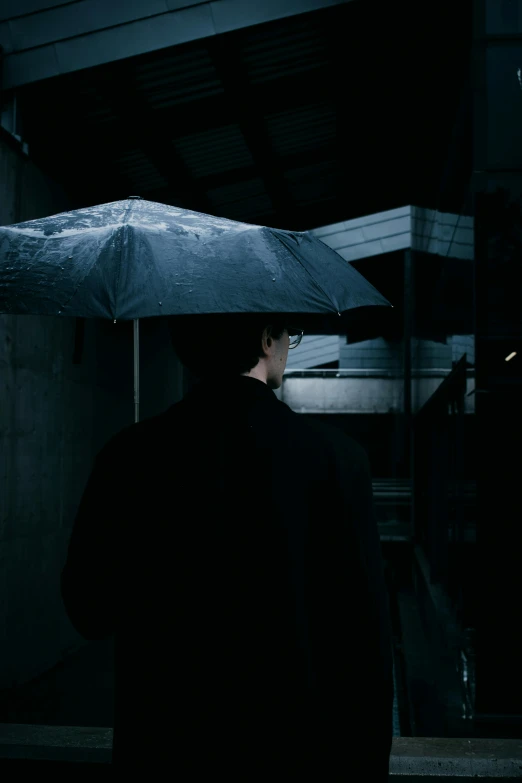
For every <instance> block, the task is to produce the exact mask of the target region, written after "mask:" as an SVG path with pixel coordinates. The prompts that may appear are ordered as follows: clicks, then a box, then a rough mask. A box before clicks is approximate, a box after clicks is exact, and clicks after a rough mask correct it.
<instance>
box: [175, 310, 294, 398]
mask: <svg viewBox="0 0 522 783" xmlns="http://www.w3.org/2000/svg"><path fill="white" fill-rule="evenodd" d="M169 329H170V335H171V340H172V345H173V347H174V350H175V351H176V354H177V356H178V358H179V360H180V361H181V362H182V363H183V364H184V365H185V367H187V368H188V369H189V370H190V371H191V372H192V373H193V374H194V375H195V376H196V377H198V378H206V377H216V378H223V379H226V377H227V376H228V377H230V376H233V375H249V376H251V377H253V378H258V379H259V380H261V381H263V382H264V383H266V384H267V385H268V386H269V387H270V388H271V389H278V388H279V387H280V386H281V384H282V382H283V373H284V371H285V367H286V361H287V357H288V348H289V341H290V337H289V327H288V326H287V324H286V322H285V321H284V320H283V319H281V318H280V317H278V316H271V315H250V314H237V315H236V314H234V315H198V316H176V317H173V318H169ZM290 331H292V330H291V329H290Z"/></svg>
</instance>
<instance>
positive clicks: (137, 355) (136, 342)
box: [134, 318, 140, 423]
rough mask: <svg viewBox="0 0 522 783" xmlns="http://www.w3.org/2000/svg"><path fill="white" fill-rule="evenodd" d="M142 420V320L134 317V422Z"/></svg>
mask: <svg viewBox="0 0 522 783" xmlns="http://www.w3.org/2000/svg"><path fill="white" fill-rule="evenodd" d="M139 420H140V320H139V318H134V422H135V423H137V422H138V421H139Z"/></svg>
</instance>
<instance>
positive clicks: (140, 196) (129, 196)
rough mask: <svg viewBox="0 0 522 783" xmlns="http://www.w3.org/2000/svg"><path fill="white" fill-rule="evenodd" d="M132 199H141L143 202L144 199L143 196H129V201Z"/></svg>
mask: <svg viewBox="0 0 522 783" xmlns="http://www.w3.org/2000/svg"><path fill="white" fill-rule="evenodd" d="M130 198H139V199H140V201H143V198H142V197H141V196H127V201H128V200H129V199H130Z"/></svg>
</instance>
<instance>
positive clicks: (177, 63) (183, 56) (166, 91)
mask: <svg viewBox="0 0 522 783" xmlns="http://www.w3.org/2000/svg"><path fill="white" fill-rule="evenodd" d="M134 73H135V81H136V89H137V90H138V92H140V93H142V94H143V96H144V97H145V98H146V99H147V101H148V102H149V103H150V105H151V106H153V107H154V108H165V107H166V106H172V105H175V104H177V103H187V102H189V101H196V100H199V99H201V98H207V97H209V96H211V95H220V94H222V93H223V92H224V88H223V85H222V84H221V82H220V80H219V77H218V76H217V73H216V69H215V67H214V65H213V63H212V61H211V59H210V56H209V54H208V52H207V51H206V49H204V48H202V47H200V48H198V49H195V50H191V51H189V52H182V53H180V54H177V53H174V54H171V55H168V56H165V57H163V58H162V59H161V60H157V59H154V60H153V61H151V62H138V63H137V64H136V66H135V69H134Z"/></svg>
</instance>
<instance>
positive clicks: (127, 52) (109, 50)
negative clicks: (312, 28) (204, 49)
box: [0, 0, 350, 90]
mask: <svg viewBox="0 0 522 783" xmlns="http://www.w3.org/2000/svg"><path fill="white" fill-rule="evenodd" d="M348 2H350V0H278V2H264V3H253V2H252V0H210V2H200V1H199V0H183V2H179V1H177V0H168V1H167V3H155V4H153V3H152V2H151V0H143V2H142V3H141V4H139V3H138V2H134V3H131V4H126V3H118V4H114V3H106V4H105V5H106V8H105V9H104V7H103V4H102V5H100V3H96V4H95V6H94V0H84V2H83V3H82V6H84V8H82V9H81V10H82V11H83V15H82V16H80V15H79V13H78V15H76V17H75V16H74V15H72V17H71V14H70V8H68V7H67V6H68V5H69V4H67V3H66V4H65V5H64V6H63V7H59V8H44V9H42V10H41V11H40V13H33V14H31V15H30V16H29V15H28V16H27V17H26V18H25V17H24V11H23V10H22V11H20V9H19V8H18V4H13V6H12V7H11V8H8V11H7V13H5V14H3V15H2V17H0V18H3V20H4V24H0V45H2V46H3V47H4V49H5V50H6V56H5V71H4V75H3V82H2V84H1V87H0V89H2V90H10V89H14V88H16V87H21V86H22V85H24V84H30V83H32V82H38V81H42V80H43V79H49V78H52V77H54V76H60V75H61V74H64V73H72V72H74V71H81V70H83V69H86V68H93V67H95V66H98V65H102V64H104V63H109V62H115V61H117V60H124V59H127V58H129V57H135V56H136V55H140V54H145V53H146V52H153V51H159V50H161V49H168V48H170V47H172V46H177V45H180V44H184V43H187V42H189V41H196V40H199V39H202V38H209V37H214V36H218V35H221V34H222V33H227V32H230V31H232V30H239V29H242V28H246V27H251V26H253V25H259V24H266V23H267V22H271V21H276V20H278V19H284V18H286V17H291V16H296V15H298V14H304V13H309V12H313V11H322V10H324V9H326V8H328V7H331V6H338V5H344V4H346V3H348ZM90 4H93V10H91V11H90V12H89V5H90ZM115 5H117V8H114V7H113V6H115ZM180 6H181V7H180ZM94 7H95V10H94ZM22 8H23V6H22ZM37 8H38V6H37ZM14 17H16V20H14V19H13V21H11V22H10V23H9V22H8V20H9V18H14ZM14 21H16V26H14V25H13V22H14ZM15 33H17V34H15Z"/></svg>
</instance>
